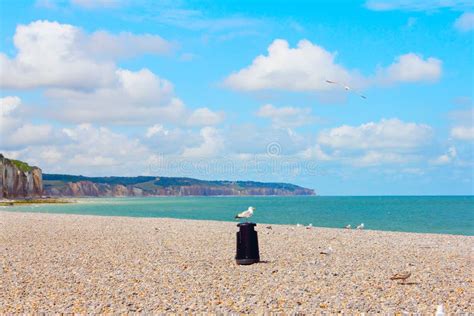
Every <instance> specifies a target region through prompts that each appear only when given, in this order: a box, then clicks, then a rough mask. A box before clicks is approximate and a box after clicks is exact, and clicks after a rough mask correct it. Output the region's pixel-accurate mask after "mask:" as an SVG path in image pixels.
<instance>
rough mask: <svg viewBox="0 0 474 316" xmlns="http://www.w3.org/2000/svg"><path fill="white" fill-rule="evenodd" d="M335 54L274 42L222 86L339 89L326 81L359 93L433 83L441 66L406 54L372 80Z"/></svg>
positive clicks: (301, 44)
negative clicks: (396, 85)
mask: <svg viewBox="0 0 474 316" xmlns="http://www.w3.org/2000/svg"><path fill="white" fill-rule="evenodd" d="M336 55H337V54H336V53H331V52H328V51H327V50H325V49H324V48H323V47H321V46H318V45H316V44H313V43H311V42H310V41H308V40H301V41H299V42H298V44H297V47H296V48H291V47H289V44H288V42H287V41H285V40H282V39H277V40H275V41H273V43H271V44H270V46H269V47H268V54H267V55H260V56H258V57H256V58H255V59H254V60H253V62H252V64H251V65H250V66H248V67H246V68H243V69H241V70H239V71H237V72H234V73H232V74H231V75H230V76H228V77H227V78H226V79H225V80H224V85H225V86H227V87H229V88H231V89H235V90H241V91H258V90H272V89H273V90H284V91H306V92H308V91H312V92H324V91H329V90H333V89H341V87H340V86H338V85H331V84H328V83H327V82H326V80H328V79H329V80H333V81H337V82H340V83H342V84H346V85H348V86H351V87H352V88H355V89H359V88H363V87H367V86H369V85H374V84H380V83H387V82H388V83H393V82H415V81H436V80H438V79H439V78H440V76H441V73H442V62H441V61H440V60H439V59H436V58H433V57H429V58H427V59H426V60H424V59H423V58H422V57H421V56H419V55H417V54H414V53H408V54H405V55H401V56H399V57H398V58H397V59H396V60H395V61H394V63H393V64H392V65H390V66H389V67H388V68H386V69H384V68H381V69H378V72H377V73H376V74H375V75H373V76H362V75H361V74H359V73H358V72H357V71H356V70H348V69H346V68H344V67H343V66H342V65H341V64H339V63H337V62H336Z"/></svg>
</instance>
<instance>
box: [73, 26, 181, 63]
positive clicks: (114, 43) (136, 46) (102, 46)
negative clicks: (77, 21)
mask: <svg viewBox="0 0 474 316" xmlns="http://www.w3.org/2000/svg"><path fill="white" fill-rule="evenodd" d="M81 40H82V42H80V44H81V48H82V49H83V50H84V51H86V52H87V53H88V54H90V56H94V57H95V58H98V59H103V60H110V59H112V60H115V59H120V58H130V57H134V56H137V55H141V54H144V53H145V54H155V55H160V54H166V53H169V52H170V51H171V50H172V49H173V46H174V45H173V44H172V43H170V42H168V41H166V40H165V39H163V38H162V37H160V36H158V35H153V34H139V35H137V34H133V33H130V32H122V33H119V34H111V33H109V32H105V31H97V32H95V33H92V34H90V35H83V38H82V39H81Z"/></svg>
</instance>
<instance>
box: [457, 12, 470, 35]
mask: <svg viewBox="0 0 474 316" xmlns="http://www.w3.org/2000/svg"><path fill="white" fill-rule="evenodd" d="M454 27H455V28H456V29H458V30H460V31H462V32H468V31H472V30H474V13H473V12H465V13H463V14H462V15H461V16H460V17H459V18H457V19H456V21H455V22H454Z"/></svg>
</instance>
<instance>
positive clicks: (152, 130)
mask: <svg viewBox="0 0 474 316" xmlns="http://www.w3.org/2000/svg"><path fill="white" fill-rule="evenodd" d="M169 133H170V131H169V130H167V129H165V128H164V127H163V125H161V124H155V125H153V126H150V127H149V128H148V129H147V130H146V134H145V136H146V137H147V138H150V137H152V136H154V135H163V136H168V135H169Z"/></svg>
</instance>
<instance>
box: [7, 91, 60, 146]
mask: <svg viewBox="0 0 474 316" xmlns="http://www.w3.org/2000/svg"><path fill="white" fill-rule="evenodd" d="M20 107H21V99H20V98H19V97H16V96H7V97H4V98H0V108H1V112H0V135H1V137H0V148H2V149H13V148H19V147H21V146H25V145H28V144H44V143H47V142H49V141H51V137H52V130H53V129H52V127H51V126H50V125H47V124H42V125H35V124H31V123H28V122H25V121H24V120H23V119H22V118H21V117H20V115H19V113H20Z"/></svg>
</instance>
